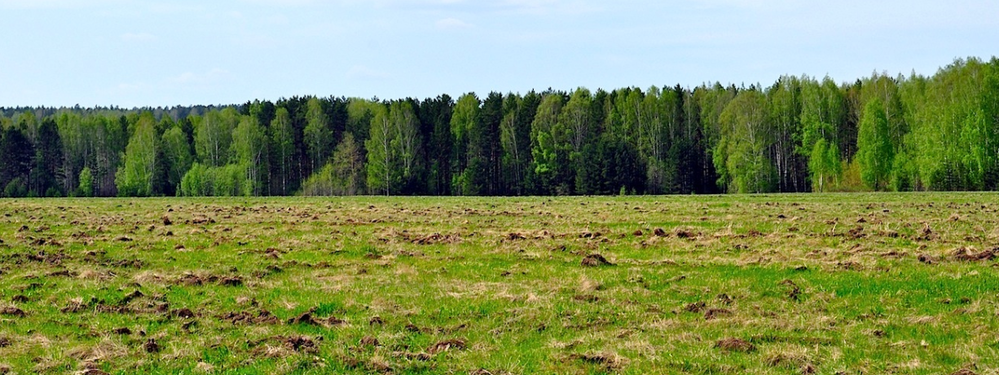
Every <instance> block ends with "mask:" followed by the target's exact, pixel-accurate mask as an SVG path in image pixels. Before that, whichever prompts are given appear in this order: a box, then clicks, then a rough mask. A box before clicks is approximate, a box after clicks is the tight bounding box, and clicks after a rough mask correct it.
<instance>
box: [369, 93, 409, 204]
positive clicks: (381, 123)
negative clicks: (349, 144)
mask: <svg viewBox="0 0 999 375" xmlns="http://www.w3.org/2000/svg"><path fill="white" fill-rule="evenodd" d="M392 125H393V124H392V122H391V120H390V118H389V114H388V108H386V107H385V106H379V107H377V108H376V109H375V111H374V117H372V119H371V138H370V139H368V140H367V141H366V142H364V145H365V148H366V149H367V150H368V162H367V175H368V179H367V182H368V189H370V192H371V193H380V194H385V195H391V194H392V192H393V188H395V187H397V186H398V185H399V184H400V182H401V178H400V173H399V172H400V171H401V169H400V168H399V155H398V153H397V152H398V151H397V149H396V147H395V145H396V144H397V142H398V141H396V138H395V137H396V132H395V131H394V129H393V126H392Z"/></svg>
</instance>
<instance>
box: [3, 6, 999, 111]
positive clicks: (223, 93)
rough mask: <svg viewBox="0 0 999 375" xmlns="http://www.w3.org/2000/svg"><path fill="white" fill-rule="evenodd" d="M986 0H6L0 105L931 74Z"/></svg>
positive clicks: (975, 25)
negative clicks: (791, 77)
mask: <svg viewBox="0 0 999 375" xmlns="http://www.w3.org/2000/svg"><path fill="white" fill-rule="evenodd" d="M997 15H999V2H996V1H985V0H980V1H972V0H953V1H946V2H944V1H902V0H886V1H876V2H870V1H859V0H844V1H810V0H689V1H651V0H650V1H646V0H617V1H596V0H483V1H473V0H367V1H361V0H328V1H322V0H220V1H184V0H151V1H127V0H76V1H74V0H0V35H2V37H0V106H6V107H11V106H18V105H24V106H28V105H31V106H37V105H44V106H73V105H76V104H79V105H81V106H94V105H102V106H106V105H117V106H121V107H129V108H130V107H133V106H154V107H155V106H171V105H178V104H179V105H190V104H231V103H243V102H246V101H248V100H253V99H267V100H277V99H279V98H281V97H291V96H301V95H317V96H330V95H332V96H348V97H364V98H371V97H374V96H377V97H379V98H387V99H395V98H403V97H414V98H419V99H423V98H427V97H435V96H437V95H439V94H443V93H446V94H449V95H451V96H453V97H457V96H458V95H460V94H462V93H465V92H469V91H474V92H476V93H478V94H479V95H480V96H484V95H485V94H486V93H488V92H489V91H499V92H503V93H506V92H520V93H525V92H527V91H529V90H531V89H537V90H544V89H547V88H549V87H551V88H555V89H563V90H572V89H575V88H576V87H580V86H582V87H587V88H590V89H597V88H604V89H608V90H610V89H615V88H620V87H628V86H638V87H642V88H646V87H649V86H652V85H657V86H663V85H670V86H672V85H675V84H680V85H683V86H687V87H694V86H697V85H700V84H701V83H705V82H715V81H718V82H721V83H723V84H728V83H735V84H737V85H739V84H746V85H749V84H752V83H761V84H763V85H769V84H771V83H773V82H774V81H775V80H776V79H777V78H778V77H779V76H780V75H782V74H792V75H801V74H807V75H810V76H816V77H823V76H826V75H829V76H830V77H832V78H833V79H834V80H836V81H837V82H845V81H851V82H852V81H853V80H855V79H857V78H860V77H864V76H869V75H870V74H871V73H872V72H874V71H879V72H881V71H887V72H888V73H890V74H893V75H894V74H898V73H902V74H906V75H908V74H909V73H910V72H912V71H915V72H916V73H918V74H926V75H930V74H933V73H934V72H935V71H936V70H937V69H938V68H939V67H941V66H944V65H947V64H949V63H951V62H952V61H953V60H954V59H955V58H964V57H969V56H975V57H980V58H982V59H986V60H987V59H989V58H991V56H993V55H995V54H997V49H996V48H997V47H999V17H997Z"/></svg>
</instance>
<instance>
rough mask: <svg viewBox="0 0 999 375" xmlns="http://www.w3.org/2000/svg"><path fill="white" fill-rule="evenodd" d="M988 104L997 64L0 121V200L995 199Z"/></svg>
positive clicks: (997, 122)
mask: <svg viewBox="0 0 999 375" xmlns="http://www.w3.org/2000/svg"><path fill="white" fill-rule="evenodd" d="M997 103H999V59H996V58H993V59H992V60H990V61H988V62H984V61H982V60H980V59H975V58H969V59H958V60H955V61H954V62H953V63H952V64H950V65H947V66H945V67H943V68H941V69H940V70H939V71H938V72H936V73H935V74H934V75H932V76H920V75H915V74H913V75H911V76H909V77H905V76H897V77H892V76H888V75H887V74H884V73H875V74H872V75H871V76H869V77H866V78H862V79H859V80H856V81H855V82H853V83H850V84H841V85H840V84H837V83H836V82H834V81H833V80H832V79H831V78H829V77H825V78H823V79H821V80H817V79H815V78H811V77H807V76H801V77H795V76H781V77H779V78H778V80H777V81H776V82H774V83H773V84H772V85H770V86H769V87H765V88H764V87H759V86H756V85H753V86H749V87H748V88H746V87H745V86H743V87H736V86H734V85H729V86H723V85H722V84H720V83H714V84H704V85H701V86H698V87H695V88H693V89H690V88H683V87H680V86H679V85H678V86H676V87H672V88H670V87H664V88H659V87H655V86H653V87H650V88H648V89H647V90H641V89H638V88H622V89H617V90H613V91H609V92H608V91H604V90H596V91H595V92H591V91H589V90H587V89H585V88H577V89H576V90H574V91H572V92H562V91H555V90H551V89H550V90H548V91H546V92H544V93H542V94H538V93H535V92H533V91H532V92H529V93H528V94H526V95H523V96H521V95H520V94H507V95H503V94H501V93H498V92H490V93H489V94H488V95H487V96H485V97H484V98H481V99H480V97H479V96H477V95H476V94H475V93H467V94H465V95H462V97H460V98H458V100H457V102H455V101H453V100H452V99H451V98H450V97H449V96H447V95H441V96H438V97H436V98H428V99H426V100H423V101H420V100H416V99H412V98H407V99H404V100H386V101H382V100H379V99H377V98H374V99H370V100H368V99H357V98H351V99H346V98H336V97H329V98H318V97H313V96H306V97H293V98H289V99H281V100H278V101H277V102H269V101H260V100H254V101H252V102H247V103H245V104H242V105H229V106H195V107H172V108H155V109H149V110H122V109H118V108H79V107H75V108H60V109H55V110H53V109H50V108H38V109H33V108H28V109H24V108H0V131H2V132H0V187H4V188H6V187H7V186H8V185H10V183H11V181H14V180H15V179H17V181H18V182H17V183H15V184H13V185H10V186H11V189H10V190H11V192H12V193H18V192H19V191H20V190H19V189H20V187H21V186H25V187H26V189H27V192H26V193H24V194H23V195H29V196H48V195H63V194H65V193H69V194H74V195H78V194H80V192H79V191H80V186H79V185H80V181H81V178H80V174H81V173H82V171H83V170H84V169H87V170H88V171H89V173H90V177H89V178H88V180H89V181H90V183H91V187H90V190H91V194H92V195H94V196H113V195H129V196H132V195H143V196H145V195H174V194H181V195H206V194H207V195H288V194H292V193H293V192H296V191H299V192H302V191H305V190H310V191H316V189H315V188H314V186H316V185H315V184H316V183H318V181H320V180H322V181H326V182H324V183H326V184H327V185H324V187H323V189H319V191H321V192H323V193H324V194H326V193H328V194H337V195H341V194H343V195H352V194H362V193H374V194H389V195H393V194H394V195H451V194H454V195H459V194H462V195H528V194H613V193H616V192H619V191H620V190H621V187H622V186H624V187H625V190H626V191H629V192H632V191H634V192H637V193H649V194H677V193H679V194H689V193H718V192H722V191H728V192H734V193H735V192H770V191H780V192H799V191H807V190H812V191H831V190H835V191H840V190H848V191H856V190H906V191H907V190H995V189H999V104H997ZM334 145H336V147H334ZM195 164H197V165H199V166H198V167H197V170H194V169H195V167H194V166H195ZM327 165H330V168H332V169H328V170H326V169H324V168H326V166H327ZM192 170H194V171H193V173H192ZM638 172H640V173H641V174H642V176H637V175H636V173H638ZM188 175H190V176H188ZM313 175H317V176H322V177H323V178H322V179H319V180H316V179H313V180H311V181H310V182H309V183H310V187H308V188H307V189H306V187H304V186H303V185H302V184H303V182H306V180H308V179H309V178H310V177H313ZM184 177H188V186H187V189H186V190H185V189H184V187H183V186H181V185H183V180H184ZM327 177H328V178H327ZM637 181H641V183H642V184H643V185H642V186H635V185H634V184H635V183H636V182H637ZM861 181H862V182H861Z"/></svg>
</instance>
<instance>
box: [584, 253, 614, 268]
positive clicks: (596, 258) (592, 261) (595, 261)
mask: <svg viewBox="0 0 999 375" xmlns="http://www.w3.org/2000/svg"><path fill="white" fill-rule="evenodd" d="M580 264H581V265H582V266H583V267H601V266H613V265H614V263H611V262H610V261H608V260H607V258H604V256H603V255H600V254H596V253H594V254H590V255H587V256H586V257H585V258H583V261H582V262H580Z"/></svg>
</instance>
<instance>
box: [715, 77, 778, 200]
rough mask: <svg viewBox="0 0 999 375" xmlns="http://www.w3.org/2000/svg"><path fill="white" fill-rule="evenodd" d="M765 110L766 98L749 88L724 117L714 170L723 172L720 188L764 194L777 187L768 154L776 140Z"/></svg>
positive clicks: (733, 102)
mask: <svg viewBox="0 0 999 375" xmlns="http://www.w3.org/2000/svg"><path fill="white" fill-rule="evenodd" d="M765 110H766V97H764V96H763V94H762V93H760V92H759V91H756V90H753V89H750V90H746V91H742V92H740V93H739V94H738V95H737V96H736V97H735V99H733V100H732V102H731V103H729V105H728V106H726V108H725V111H723V112H722V114H721V118H720V119H719V121H720V124H721V139H720V140H719V143H718V147H716V148H715V169H717V170H719V171H722V172H721V173H720V175H722V176H724V180H719V185H724V186H727V187H728V191H729V192H736V193H765V192H770V191H773V190H774V189H775V188H776V177H777V176H776V171H775V169H774V166H773V164H772V163H771V162H770V158H769V157H768V155H767V150H768V149H769V147H770V146H771V145H772V144H773V138H772V133H771V129H770V127H769V123H768V122H767V115H766V112H765Z"/></svg>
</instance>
